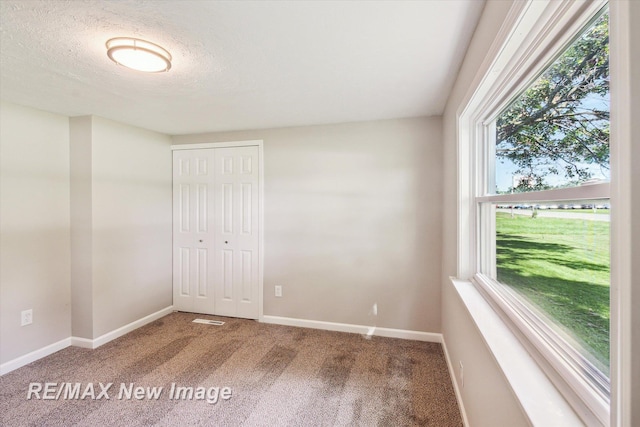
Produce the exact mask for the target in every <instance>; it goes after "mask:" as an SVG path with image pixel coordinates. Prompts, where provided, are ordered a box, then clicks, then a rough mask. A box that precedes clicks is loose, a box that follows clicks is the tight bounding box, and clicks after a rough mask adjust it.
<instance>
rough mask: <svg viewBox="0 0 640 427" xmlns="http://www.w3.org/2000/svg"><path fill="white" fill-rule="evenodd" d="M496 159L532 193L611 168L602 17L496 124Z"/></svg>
mask: <svg viewBox="0 0 640 427" xmlns="http://www.w3.org/2000/svg"><path fill="white" fill-rule="evenodd" d="M496 155H497V157H498V158H504V159H508V160H510V161H511V162H513V163H514V164H515V165H516V166H517V167H518V170H517V171H516V173H517V174H522V175H524V176H528V177H530V178H531V180H532V181H533V182H534V188H535V189H543V188H545V187H548V186H547V185H546V184H545V182H544V178H545V176H547V175H549V174H554V175H561V174H562V175H564V176H565V177H566V178H568V179H570V180H573V181H584V180H586V179H589V178H591V177H592V172H591V169H592V167H590V165H598V166H599V167H600V168H601V169H603V170H608V169H609V26H608V14H604V15H602V16H601V17H600V18H599V19H597V21H596V22H595V23H594V24H593V25H592V26H591V27H589V28H588V29H587V30H586V31H585V32H584V33H583V34H582V35H581V36H580V37H579V38H578V39H577V40H576V41H574V43H573V44H572V45H571V46H570V47H569V48H568V49H567V50H566V51H564V52H563V53H562V55H560V56H559V57H558V58H557V59H556V60H555V61H554V62H553V64H552V65H551V66H550V67H549V68H547V69H546V71H545V72H544V73H542V75H541V76H540V77H539V78H538V79H537V80H536V81H535V82H534V84H533V85H531V86H530V87H529V88H528V89H527V90H526V91H525V92H524V93H522V94H521V95H520V96H519V97H518V98H517V99H516V100H515V101H514V102H512V103H511V104H510V105H509V106H508V107H507V109H506V110H505V111H504V112H503V113H502V114H501V115H500V116H499V118H498V120H497V144H496Z"/></svg>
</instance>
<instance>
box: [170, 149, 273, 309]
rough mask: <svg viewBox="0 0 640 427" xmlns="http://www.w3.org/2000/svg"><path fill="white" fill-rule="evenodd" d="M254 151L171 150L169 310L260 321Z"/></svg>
mask: <svg viewBox="0 0 640 427" xmlns="http://www.w3.org/2000/svg"><path fill="white" fill-rule="evenodd" d="M258 153H259V150H258V147H255V146H253V147H229V148H213V149H198V150H176V151H174V171H175V172H174V181H173V188H174V192H173V194H174V195H173V199H174V200H173V203H174V231H173V235H174V268H173V271H174V273H173V283H174V285H173V288H174V307H175V308H176V309H177V310H181V311H190V312H197V313H207V314H218V315H223V316H235V317H244V318H251V319H257V318H258V315H259V303H260V301H259V264H258V260H259V256H258V248H259V240H258V239H259V236H258V232H259V229H258V224H259V223H258V221H259V218H258V215H259V212H258V206H259V203H258V202H259V200H258V197H259V189H258V185H259V172H260V171H259V159H258Z"/></svg>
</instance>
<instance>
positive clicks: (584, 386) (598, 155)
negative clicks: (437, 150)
mask: <svg viewBox="0 0 640 427" xmlns="http://www.w3.org/2000/svg"><path fill="white" fill-rule="evenodd" d="M523 8H529V9H528V10H520V11H519V12H520V13H521V14H522V15H521V16H526V17H528V18H529V19H528V20H527V19H523V20H521V22H519V23H518V24H517V25H518V26H519V27H518V31H513V32H512V34H511V35H510V38H507V42H506V43H505V44H503V45H500V46H497V47H495V49H496V51H495V59H494V62H493V63H492V64H490V65H489V66H487V69H488V70H489V73H485V75H484V77H483V80H482V81H480V82H479V83H478V86H477V88H476V90H475V92H474V93H473V94H471V95H470V96H469V102H468V104H467V105H466V108H465V109H464V110H463V111H461V112H460V114H459V117H460V122H459V135H458V138H459V141H461V144H462V143H464V144H468V145H466V146H465V147H466V149H465V150H461V155H460V158H459V161H460V164H459V169H460V170H461V171H463V172H462V177H461V178H462V179H461V180H460V182H461V184H460V188H459V189H460V194H459V198H460V201H461V202H460V209H461V218H460V221H459V227H460V228H459V236H464V235H466V236H472V237H473V241H472V244H471V247H470V248H469V249H468V250H466V252H465V251H461V253H459V258H460V263H461V264H462V265H463V268H465V267H464V266H466V269H467V271H466V272H465V271H459V273H458V274H459V276H461V277H464V276H473V278H474V282H475V283H476V285H477V286H478V288H479V289H480V290H481V292H483V293H484V295H485V296H486V297H487V299H488V300H489V301H490V302H491V303H492V304H493V305H494V307H495V308H496V311H498V312H499V313H500V314H501V315H502V316H503V318H505V321H506V322H507V324H509V325H510V326H511V327H512V328H514V329H515V330H516V331H517V335H519V336H520V337H521V339H522V340H523V342H524V343H525V346H526V347H527V348H528V349H529V351H530V353H531V354H532V356H533V357H534V358H536V359H537V360H538V361H539V363H540V365H541V367H542V368H543V369H544V370H545V371H546V372H547V373H548V374H549V377H550V378H551V380H552V381H554V383H555V384H556V386H557V387H558V389H559V390H561V392H563V394H564V395H565V397H566V398H567V400H568V401H569V402H570V403H571V404H572V405H573V406H574V408H575V409H576V412H577V413H578V414H580V416H581V417H582V418H583V420H584V421H585V422H586V423H587V424H604V425H608V424H609V406H610V395H611V382H610V379H609V377H610V357H609V354H610V344H609V337H610V332H609V323H610V293H609V288H610V255H609V236H610V227H609V225H610V219H609V218H610V212H611V203H610V194H609V191H610V185H609V176H610V167H609V55H608V54H609V44H608V29H609V27H608V10H607V8H606V3H605V2H603V1H594V2H548V3H547V2H528V3H527V5H526V6H523ZM487 75H488V76H489V78H487V77H486V76H487ZM465 168H466V169H465ZM465 171H468V172H465ZM465 174H467V177H466V178H468V179H466V178H465ZM465 245H466V246H469V242H468V241H467V242H462V241H460V242H459V246H460V247H463V248H464V247H465ZM465 273H466V274H465Z"/></svg>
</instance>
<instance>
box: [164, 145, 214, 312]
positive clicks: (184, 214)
mask: <svg viewBox="0 0 640 427" xmlns="http://www.w3.org/2000/svg"><path fill="white" fill-rule="evenodd" d="M173 156H174V170H177V172H178V173H177V174H174V177H173V188H174V190H173V191H174V196H173V197H174V213H175V215H177V218H174V230H173V245H174V267H173V269H174V278H173V280H174V292H173V305H174V307H175V308H176V310H182V311H191V312H197V313H206V314H213V311H214V292H213V272H212V268H211V266H212V265H213V260H212V258H213V250H212V248H211V245H212V244H213V224H212V221H213V220H212V218H211V212H213V211H214V207H213V197H212V195H211V193H212V188H213V185H212V180H213V174H212V167H213V163H212V162H213V154H212V153H211V152H210V150H186V151H174V153H173Z"/></svg>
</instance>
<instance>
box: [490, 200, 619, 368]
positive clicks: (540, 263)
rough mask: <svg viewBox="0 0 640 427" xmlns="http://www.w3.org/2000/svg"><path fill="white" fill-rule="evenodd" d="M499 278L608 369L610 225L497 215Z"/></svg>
mask: <svg viewBox="0 0 640 427" xmlns="http://www.w3.org/2000/svg"><path fill="white" fill-rule="evenodd" d="M496 229H497V237H496V247H497V267H498V280H499V281H500V282H501V283H504V284H507V285H509V286H510V287H512V288H513V289H514V290H516V291H518V292H519V293H521V294H523V295H524V296H525V297H526V298H527V299H528V300H529V301H530V302H532V303H533V304H534V305H535V306H537V307H538V308H540V309H541V310H542V311H543V312H545V313H546V314H547V315H548V316H549V317H551V318H552V319H555V320H556V322H557V323H558V324H559V325H561V326H562V327H563V328H564V329H565V331H568V332H569V333H570V334H571V335H573V336H574V337H575V338H576V339H577V341H578V342H579V343H580V344H582V345H584V347H585V348H586V349H587V351H589V352H590V354H591V355H592V356H593V358H595V360H593V361H594V362H596V361H599V362H600V363H597V362H596V364H597V365H598V366H599V368H600V369H601V370H602V371H603V372H604V373H606V374H608V373H609V223H608V222H602V221H587V220H575V219H556V218H540V217H538V218H531V217H527V216H517V215H516V216H515V218H511V216H510V215H509V214H507V213H501V212H498V213H497V214H496Z"/></svg>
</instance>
